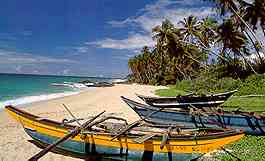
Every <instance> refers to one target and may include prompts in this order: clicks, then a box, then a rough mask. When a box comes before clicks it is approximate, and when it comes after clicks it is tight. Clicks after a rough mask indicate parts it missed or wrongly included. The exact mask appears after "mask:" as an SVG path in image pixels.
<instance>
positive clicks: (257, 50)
mask: <svg viewBox="0 0 265 161" xmlns="http://www.w3.org/2000/svg"><path fill="white" fill-rule="evenodd" d="M245 33H246V35H247V37H248V38H249V39H250V41H251V43H252V44H253V45H254V48H255V50H256V52H257V55H258V57H259V60H260V63H262V58H261V56H260V53H259V49H258V48H257V46H256V44H255V42H254V40H253V39H252V38H251V36H250V35H249V33H248V32H245Z"/></svg>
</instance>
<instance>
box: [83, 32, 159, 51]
mask: <svg viewBox="0 0 265 161" xmlns="http://www.w3.org/2000/svg"><path fill="white" fill-rule="evenodd" d="M86 44H87V45H96V46H97V47H100V48H111V49H128V50H135V49H139V48H142V47H143V46H153V45H154V41H153V40H152V37H151V35H141V34H134V35H130V36H129V37H128V38H126V39H121V40H116V39H112V38H106V39H104V40H100V41H96V42H87V43H86Z"/></svg>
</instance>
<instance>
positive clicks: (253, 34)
mask: <svg viewBox="0 0 265 161" xmlns="http://www.w3.org/2000/svg"><path fill="white" fill-rule="evenodd" d="M208 1H212V2H213V3H214V4H215V6H216V8H215V9H216V11H217V13H218V15H219V16H218V17H211V16H208V17H204V18H200V19H199V18H198V17H196V16H194V15H190V16H188V17H186V18H184V19H183V20H181V21H180V22H177V23H175V24H177V25H174V23H172V22H170V21H169V20H167V19H166V20H164V21H163V22H162V24H161V25H159V26H155V27H154V28H153V29H152V33H153V39H154V40H155V41H156V44H155V46H154V47H152V48H150V47H147V46H144V47H143V48H142V50H141V52H140V53H139V54H138V55H136V56H135V57H133V58H131V59H129V61H128V66H129V68H130V70H131V74H130V79H131V80H132V81H134V82H137V83H144V84H174V83H176V81H177V80H183V79H193V78H196V77H200V76H202V75H206V76H207V75H216V76H217V77H219V78H221V77H233V78H245V77H247V76H248V75H250V74H253V73H254V74H257V73H264V72H265V58H264V55H263V53H264V47H263V45H262V42H261V41H260V40H259V39H258V37H257V31H261V32H263V34H264V35H263V37H264V38H265V0H253V1H252V2H249V1H244V0H208Z"/></svg>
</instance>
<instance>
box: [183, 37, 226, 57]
mask: <svg viewBox="0 0 265 161" xmlns="http://www.w3.org/2000/svg"><path fill="white" fill-rule="evenodd" d="M180 41H182V40H180ZM182 42H184V43H187V44H189V45H193V46H196V47H200V48H202V49H204V50H207V51H209V52H211V53H212V54H213V55H215V56H217V57H219V58H220V59H222V60H223V61H228V59H226V58H225V57H223V56H221V55H219V54H216V53H215V52H213V51H212V50H211V49H209V48H207V47H203V46H199V45H196V44H193V43H190V42H187V41H182Z"/></svg>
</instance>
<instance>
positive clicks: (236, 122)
mask: <svg viewBox="0 0 265 161" xmlns="http://www.w3.org/2000/svg"><path fill="white" fill-rule="evenodd" d="M122 99H123V101H125V102H126V103H127V104H128V105H129V107H131V108H132V109H133V110H134V111H135V112H136V113H137V114H138V115H139V116H140V117H141V118H143V119H144V120H145V121H146V122H149V123H152V124H167V125H171V124H176V125H180V126H184V127H186V128H196V127H213V128H216V127H222V128H233V129H242V130H243V131H244V132H245V133H247V134H252V135H265V116H262V115H260V116H254V115H251V114H250V113H246V112H237V113H232V112H223V113H206V114H207V115H208V116H204V115H191V114H190V113H189V111H188V110H183V109H178V110H177V109H167V108H158V107H154V106H148V105H144V104H141V103H138V102H135V101H132V100H130V99H127V98H125V97H122ZM150 113H153V114H151V115H150Z"/></svg>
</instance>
